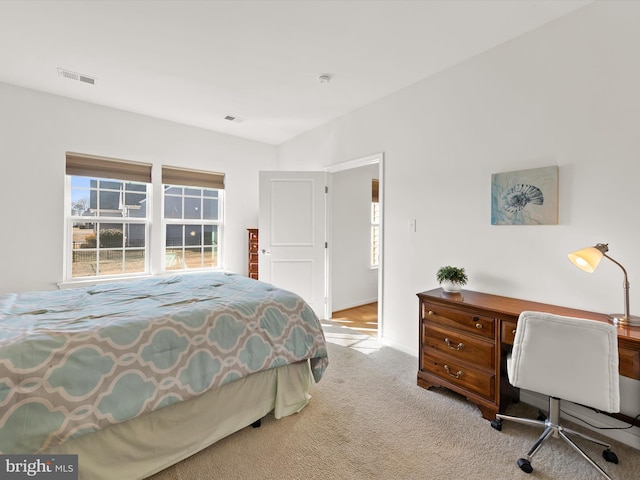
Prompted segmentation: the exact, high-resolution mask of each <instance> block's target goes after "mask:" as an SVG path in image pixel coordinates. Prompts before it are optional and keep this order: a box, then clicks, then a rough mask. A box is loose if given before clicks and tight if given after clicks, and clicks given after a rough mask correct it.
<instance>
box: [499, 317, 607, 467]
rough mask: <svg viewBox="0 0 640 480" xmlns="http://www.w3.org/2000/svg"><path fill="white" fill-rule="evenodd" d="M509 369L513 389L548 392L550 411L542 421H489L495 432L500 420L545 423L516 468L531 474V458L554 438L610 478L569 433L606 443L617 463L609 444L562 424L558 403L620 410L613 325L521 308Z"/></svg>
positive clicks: (605, 451)
mask: <svg viewBox="0 0 640 480" xmlns="http://www.w3.org/2000/svg"><path fill="white" fill-rule="evenodd" d="M507 371H508V374H509V382H510V383H511V384H512V385H513V386H514V387H518V388H524V389H526V390H531V391H534V392H538V393H542V394H544V395H549V413H548V415H547V418H546V420H544V421H543V420H532V419H527V418H519V417H511V416H508V415H502V414H497V415H496V419H495V420H493V421H492V422H491V426H492V427H493V428H495V429H496V430H502V421H503V420H512V421H514V422H518V423H524V424H529V425H539V426H541V427H544V432H543V433H542V435H541V436H540V437H539V438H538V440H537V441H536V442H535V443H534V444H533V447H532V448H531V450H529V452H528V453H527V455H526V457H525V458H520V459H519V460H518V466H519V467H520V469H522V471H524V472H526V473H531V472H532V471H533V467H532V466H531V458H532V457H533V456H534V455H535V454H536V452H537V451H538V450H539V449H540V447H541V446H542V444H543V442H544V441H545V440H547V439H548V438H549V437H550V436H553V437H556V438H557V437H560V438H562V439H563V440H564V441H566V442H567V443H568V444H569V445H571V447H573V448H574V449H575V450H576V451H577V452H578V453H580V454H581V455H582V456H583V457H584V458H586V459H587V461H589V463H590V464H591V465H593V466H594V467H595V468H596V469H597V470H598V471H599V472H600V474H601V475H602V476H603V477H605V478H609V479H610V477H609V476H608V475H607V474H606V472H605V471H604V470H603V469H602V468H600V466H599V465H598V464H596V463H595V462H594V461H593V460H592V459H591V458H589V456H588V455H587V454H586V453H585V452H584V451H583V450H582V449H581V448H580V447H579V446H578V445H576V444H575V443H574V442H573V440H571V439H570V438H569V437H568V436H567V434H572V435H575V436H578V437H582V438H584V439H586V440H589V441H591V442H595V443H597V444H599V445H602V446H604V447H605V450H604V452H603V456H604V459H605V460H606V461H607V462H612V463H618V458H617V457H616V454H615V453H613V452H612V451H611V446H610V445H608V444H606V443H603V442H601V441H600V440H597V439H595V438H593V437H590V436H588V435H584V434H583V433H580V432H576V431H574V430H570V429H568V428H565V427H563V426H561V425H560V401H561V399H562V400H567V401H570V402H574V403H578V404H581V405H585V406H588V407H593V408H595V409H597V410H600V411H605V412H609V413H611V412H619V411H620V387H619V377H618V337H617V333H616V328H615V327H614V326H613V325H611V324H609V323H606V322H598V321H595V320H585V319H580V318H571V317H561V316H558V315H551V314H548V313H541V312H522V314H520V318H519V320H518V326H517V328H516V335H515V340H514V344H513V351H512V353H511V355H510V356H509V358H508V359H507Z"/></svg>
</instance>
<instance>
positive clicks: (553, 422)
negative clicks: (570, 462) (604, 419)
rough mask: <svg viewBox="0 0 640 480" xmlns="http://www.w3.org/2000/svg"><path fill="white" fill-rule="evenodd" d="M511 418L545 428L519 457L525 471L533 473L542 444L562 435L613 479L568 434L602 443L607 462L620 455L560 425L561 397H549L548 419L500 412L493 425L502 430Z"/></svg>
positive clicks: (606, 446) (594, 439) (607, 476)
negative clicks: (529, 447) (535, 457)
mask: <svg viewBox="0 0 640 480" xmlns="http://www.w3.org/2000/svg"><path fill="white" fill-rule="evenodd" d="M503 420H509V421H513V422H516V423H522V424H525V425H535V426H540V427H543V428H544V431H543V432H542V435H540V437H539V438H538V440H536V442H535V443H534V444H533V446H532V447H531V449H530V450H529V451H528V452H527V455H526V456H525V458H520V459H518V467H520V469H521V470H522V471H523V472H526V473H531V472H533V467H532V466H531V459H532V457H533V456H534V455H535V454H536V452H537V451H538V450H539V449H540V447H541V446H542V444H543V443H544V442H545V440H547V439H548V438H549V437H551V436H553V437H556V438H557V437H560V438H561V439H563V440H564V441H565V442H566V443H568V444H569V445H570V446H571V447H572V448H573V449H574V450H575V451H577V452H578V453H579V454H580V455H582V457H584V458H585V459H586V460H587V461H588V462H589V463H590V464H591V465H592V466H593V467H594V468H595V469H596V470H597V471H598V472H599V473H600V475H602V476H603V477H604V478H606V479H608V480H611V477H609V475H607V473H606V472H605V471H604V470H603V469H602V468H601V467H600V466H599V465H598V464H597V463H596V462H594V461H593V460H592V459H591V458H590V457H589V456H588V455H587V454H586V453H585V452H584V451H583V450H582V449H581V448H580V447H579V446H578V445H577V444H576V443H575V442H574V441H573V440H571V438H569V437H568V436H567V435H566V434H567V433H568V434H571V435H575V436H577V437H581V438H583V439H585V440H589V441H590V442H593V443H596V444H598V445H602V446H603V447H605V450H604V451H603V452H602V456H603V457H604V459H605V460H606V461H607V462H611V463H618V457H617V456H616V454H615V453H613V452H612V451H611V445H609V444H607V443H604V442H602V441H600V440H598V439H596V438H593V437H590V436H589V435H585V434H584V433H580V432H576V431H575V430H571V429H569V428H565V427H563V426H562V425H560V423H559V421H560V399H559V398H554V397H549V416H548V418H547V419H546V420H532V419H529V418H520V417H512V416H509V415H503V414H501V413H498V414H497V415H496V418H495V420H492V421H491V426H492V427H493V428H495V429H496V430H502V421H503Z"/></svg>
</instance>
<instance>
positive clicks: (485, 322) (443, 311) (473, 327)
mask: <svg viewBox="0 0 640 480" xmlns="http://www.w3.org/2000/svg"><path fill="white" fill-rule="evenodd" d="M422 316H423V318H424V319H425V320H427V321H429V322H434V323H439V324H441V325H444V326H446V327H452V328H456V329H459V330H465V331H467V332H470V333H471V332H473V333H474V334H476V335H482V336H483V337H487V338H495V318H493V317H487V316H483V315H475V314H473V313H470V312H467V311H465V310H454V309H453V308H447V307H442V306H440V305H435V304H429V303H423V304H422Z"/></svg>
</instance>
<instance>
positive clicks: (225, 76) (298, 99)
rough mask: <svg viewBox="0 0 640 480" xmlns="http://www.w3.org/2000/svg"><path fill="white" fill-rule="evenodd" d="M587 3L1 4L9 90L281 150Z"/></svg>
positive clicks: (0, 56) (2, 57) (1, 58)
mask: <svg viewBox="0 0 640 480" xmlns="http://www.w3.org/2000/svg"><path fill="white" fill-rule="evenodd" d="M588 3H591V1H590V0H589V1H580V0H554V1H545V0H531V1H529V0H487V1H485V0H448V1H437V0H423V1H420V0H412V1H402V0H395V1H393V0H392V1H384V0H374V1H366V0H361V1H354V0H341V1H333V0H318V1H313V0H284V1H270V0H256V1H244V0H235V1H220V0H216V1H94V0H85V1H56V0H52V1H6V0H4V1H0V45H2V48H1V49H0V82H4V83H9V84H14V85H19V86H23V87H27V88H32V89H35V90H40V91H43V92H48V93H52V94H56V95H62V96H64V97H69V98H74V99H78V100H83V101H86V102H91V103H95V104H99V105H105V106H109V107H114V108H119V109H122V110H127V111H130V112H135V113H140V114H144V115H149V116H152V117H157V118H161V119H165V120H170V121H174V122H179V123H182V124H186V125H191V126H195V127H200V128H204V129H208V130H213V131H217V132H222V133H226V134H230V135H236V136H239V137H243V138H247V139H253V140H257V141H260V142H265V143H269V144H274V145H278V144H280V143H282V142H285V141H287V140H289V139H291V138H293V137H295V136H297V135H299V134H301V133H303V132H305V131H307V130H310V129H312V128H314V127H316V126H318V125H321V124H323V123H326V122H328V121H330V120H332V119H334V118H337V117H339V116H341V115H344V114H346V113H348V112H350V111H353V110H356V109H358V108H360V107H362V106H364V105H366V104H368V103H371V102H373V101H375V100H377V99H379V98H382V97H385V96H387V95H389V94H391V93H393V92H396V91H398V90H400V89H402V88H404V87H407V86H409V85H411V84H413V83H415V82H418V81H419V80H422V79H424V78H426V77H428V76H430V75H433V74H435V73H438V72H440V71H442V70H444V69H446V68H448V67H451V66H453V65H455V64H457V63H460V62H462V61H464V60H466V59H468V58H470V57H472V56H474V55H477V54H479V53H481V52H483V51H485V50H487V49H490V48H492V47H494V46H496V45H499V44H500V43H503V42H505V41H508V40H510V39H512V38H515V37H517V36H519V35H521V34H523V33H525V32H527V31H530V30H532V29H535V28H537V27H539V26H540V25H543V24H545V23H547V22H550V21H552V20H554V19H556V18H558V17H560V16H562V15H565V14H567V13H569V12H571V11H573V10H576V9H578V8H581V7H582V6H584V5H586V4H588ZM60 68H61V69H64V70H67V71H70V72H74V73H77V74H80V75H83V76H87V77H91V78H94V79H95V83H94V84H93V85H91V84H89V83H85V82H81V81H78V80H72V79H69V78H67V77H65V76H62V75H60V74H59V70H58V69H60ZM321 74H328V75H330V76H331V81H330V82H329V83H320V82H319V81H318V76H319V75H321ZM225 116H233V117H237V119H239V120H242V121H237V120H236V121H229V120H226V119H225Z"/></svg>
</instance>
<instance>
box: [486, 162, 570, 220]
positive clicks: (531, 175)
mask: <svg viewBox="0 0 640 480" xmlns="http://www.w3.org/2000/svg"><path fill="white" fill-rule="evenodd" d="M491 224H492V225H557V224H558V167H557V166H552V167H542V168H533V169H530V170H518V171H514V172H504V173H494V174H493V175H491Z"/></svg>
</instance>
